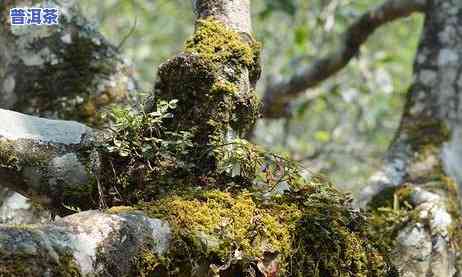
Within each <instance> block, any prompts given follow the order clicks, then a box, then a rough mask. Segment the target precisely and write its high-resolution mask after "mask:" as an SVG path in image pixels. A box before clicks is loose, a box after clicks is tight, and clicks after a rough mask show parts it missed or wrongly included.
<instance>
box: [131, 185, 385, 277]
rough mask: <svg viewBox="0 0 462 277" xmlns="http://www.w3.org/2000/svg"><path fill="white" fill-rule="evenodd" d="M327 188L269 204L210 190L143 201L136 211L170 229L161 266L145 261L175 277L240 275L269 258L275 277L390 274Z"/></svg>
mask: <svg viewBox="0 0 462 277" xmlns="http://www.w3.org/2000/svg"><path fill="white" fill-rule="evenodd" d="M323 186H324V185H320V184H317V185H314V184H312V185H310V186H309V187H306V190H303V192H302V191H299V192H298V193H296V194H294V195H291V196H289V195H285V196H279V197H276V198H273V199H266V200H263V199H260V197H259V196H258V195H259V194H258V193H251V192H248V191H242V192H239V193H236V194H234V193H230V192H222V191H218V190H206V191H199V192H198V191H196V192H194V191H190V192H188V193H183V194H175V195H172V196H170V197H165V198H163V199H161V200H159V201H156V202H151V203H143V204H141V205H140V206H138V208H140V209H143V210H145V211H146V213H147V214H148V215H149V216H151V217H156V218H161V219H164V220H167V221H168V222H169V223H170V224H171V227H172V230H173V238H172V245H171V247H170V249H169V251H168V253H167V255H166V256H165V257H162V258H163V260H162V261H160V260H159V259H158V258H159V257H151V256H149V255H148V257H149V259H148V260H152V261H154V264H155V265H156V267H158V268H159V267H162V268H164V269H165V270H166V271H167V272H170V274H171V276H182V275H176V274H175V272H177V273H178V272H183V273H187V272H189V273H190V274H192V276H201V275H195V274H193V273H194V272H196V273H197V272H202V273H206V272H207V270H209V269H210V268H222V271H223V272H227V273H229V274H237V273H236V272H243V271H245V270H246V269H247V270H250V269H251V268H253V266H255V264H256V263H258V261H259V260H261V259H263V257H268V256H272V257H273V258H274V259H275V261H276V262H277V263H278V271H277V272H278V276H386V274H388V272H389V271H390V268H389V266H388V264H387V263H386V262H385V261H386V260H385V258H384V256H383V254H382V253H381V252H379V251H378V250H377V249H376V248H374V246H373V245H372V244H370V243H369V242H368V241H367V240H365V239H364V238H365V237H364V236H365V232H364V230H363V229H362V228H363V227H362V225H363V224H364V222H362V220H361V218H360V216H359V215H355V214H354V213H353V212H352V211H350V212H348V208H347V206H345V205H346V202H344V201H347V200H346V198H344V197H343V196H342V195H341V194H339V193H338V192H336V191H335V190H334V189H333V188H331V187H329V186H327V187H323ZM308 191H309V193H307V192H308ZM227 265H228V266H227ZM230 265H234V266H233V267H231V266H230ZM204 268H205V269H207V270H206V271H205V272H203V270H204ZM236 268H239V269H238V270H237V271H233V270H236ZM223 272H221V273H223ZM233 272H234V273H233ZM186 275H187V274H186Z"/></svg>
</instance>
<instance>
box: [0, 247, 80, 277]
mask: <svg viewBox="0 0 462 277" xmlns="http://www.w3.org/2000/svg"><path fill="white" fill-rule="evenodd" d="M58 255H59V261H58V262H55V261H54V260H53V259H52V258H50V257H47V256H46V255H42V256H35V255H34V256H31V255H22V254H20V255H15V256H14V257H5V256H3V257H1V258H0V276H9V277H25V276H42V275H39V274H41V273H45V272H47V273H48V274H49V275H51V276H60V277H80V276H82V275H81V273H80V269H79V266H78V265H77V263H76V262H75V260H74V257H73V256H72V254H70V253H68V252H63V253H58Z"/></svg>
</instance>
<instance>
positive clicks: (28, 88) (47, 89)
mask: <svg viewBox="0 0 462 277" xmlns="http://www.w3.org/2000/svg"><path fill="white" fill-rule="evenodd" d="M29 4H30V3H29V1H22V0H15V1H12V0H6V1H3V2H2V3H0V108H3V109H9V110H14V111H17V112H22V113H27V114H31V115H38V116H41V117H47V118H59V119H67V120H78V121H81V122H85V123H86V124H89V125H91V126H102V125H105V124H106V123H107V119H106V118H103V117H102V116H101V113H100V112H102V111H104V110H105V109H106V108H107V107H109V106H110V105H112V104H125V103H126V101H127V97H128V96H129V95H130V94H133V92H134V91H135V90H136V80H135V79H134V77H133V69H132V68H131V66H130V65H129V64H127V62H126V61H124V59H123V58H122V57H121V56H120V54H119V53H118V49H116V48H115V47H114V46H112V45H111V44H110V43H109V42H108V41H107V40H105V39H104V38H103V36H102V35H101V34H100V33H98V32H97V31H96V30H95V29H94V27H93V26H92V25H91V24H90V23H89V22H87V21H86V19H85V18H83V17H82V16H81V15H80V14H79V12H78V9H77V8H76V1H48V2H46V4H44V3H40V2H37V1H36V2H35V4H36V5H39V6H41V5H52V6H55V7H58V8H59V11H60V13H61V19H60V25H59V26H50V27H44V26H34V27H11V26H10V23H9V9H10V8H12V7H24V6H28V5H29ZM0 185H2V184H1V182H0ZM0 190H1V191H2V194H1V195H0V222H16V223H33V222H40V221H43V220H44V219H45V218H46V217H47V216H46V215H44V214H43V215H42V216H39V215H40V214H42V212H41V211H40V209H37V208H36V206H34V205H31V204H30V203H29V202H30V201H28V200H27V199H25V198H24V197H22V196H20V195H18V194H17V193H14V192H13V191H10V190H8V189H7V188H1V189H0ZM14 203H16V204H14ZM28 211H29V212H28Z"/></svg>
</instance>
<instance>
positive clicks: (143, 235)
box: [0, 211, 170, 276]
mask: <svg viewBox="0 0 462 277" xmlns="http://www.w3.org/2000/svg"><path fill="white" fill-rule="evenodd" d="M169 240H170V227H169V225H168V223H166V222H164V221H161V220H158V219H152V218H148V217H145V216H144V215H143V214H142V213H140V212H130V213H121V214H108V213H103V212H97V211H87V212H82V213H78V214H75V215H71V216H68V217H65V218H62V219H59V220H57V221H56V222H54V224H46V225H22V226H16V225H0V275H1V276H96V275H97V276H130V275H131V273H132V271H134V270H135V267H136V257H140V255H142V254H143V253H145V252H148V251H150V252H152V253H153V254H158V255H161V254H163V253H164V252H165V251H166V250H167V248H168V245H169Z"/></svg>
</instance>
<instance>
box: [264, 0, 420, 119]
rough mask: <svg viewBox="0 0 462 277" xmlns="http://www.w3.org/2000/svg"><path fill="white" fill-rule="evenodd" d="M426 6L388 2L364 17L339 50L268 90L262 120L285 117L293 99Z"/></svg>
mask: <svg viewBox="0 0 462 277" xmlns="http://www.w3.org/2000/svg"><path fill="white" fill-rule="evenodd" d="M426 5H427V1H426V0H388V1H385V2H384V3H383V4H382V5H380V6H378V7H377V8H374V9H371V10H369V11H367V12H366V13H364V14H363V15H362V16H361V17H360V18H359V19H358V20H356V21H355V22H354V23H353V24H352V25H351V26H350V27H349V28H348V29H347V31H346V32H345V33H344V34H343V39H342V43H341V45H340V47H339V48H338V49H336V50H334V51H333V52H331V53H329V54H327V55H326V56H325V57H323V58H320V59H318V60H315V61H314V62H312V63H311V64H310V65H308V66H306V67H305V68H303V69H301V70H300V71H299V72H297V73H296V74H295V75H294V76H292V77H290V78H289V79H286V80H282V81H280V82H277V83H273V84H269V85H268V86H267V88H266V90H265V94H264V98H263V116H264V117H268V118H277V117H281V116H283V115H284V114H286V112H287V111H286V110H285V109H286V106H287V104H288V102H289V101H290V100H291V99H294V98H295V97H297V96H299V95H300V94H301V93H303V92H304V91H305V90H306V89H308V88H312V87H315V86H317V85H319V84H320V83H321V82H322V81H324V80H326V79H327V78H329V77H331V76H332V75H334V74H335V73H337V72H338V71H340V70H341V69H342V68H343V67H345V66H346V65H347V64H348V63H349V61H350V60H351V59H352V58H353V57H355V56H356V55H357V54H358V52H359V49H360V47H361V45H362V44H363V43H364V42H365V41H366V40H367V38H368V37H369V36H370V35H371V34H372V33H373V32H374V31H375V30H376V29H377V28H378V27H380V26H382V25H383V24H386V23H388V22H391V21H394V20H396V19H398V18H402V17H406V16H409V15H410V14H412V13H414V12H423V11H425V8H426Z"/></svg>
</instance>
